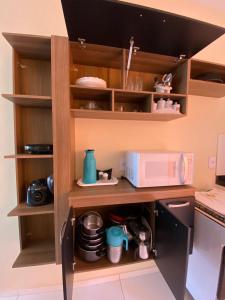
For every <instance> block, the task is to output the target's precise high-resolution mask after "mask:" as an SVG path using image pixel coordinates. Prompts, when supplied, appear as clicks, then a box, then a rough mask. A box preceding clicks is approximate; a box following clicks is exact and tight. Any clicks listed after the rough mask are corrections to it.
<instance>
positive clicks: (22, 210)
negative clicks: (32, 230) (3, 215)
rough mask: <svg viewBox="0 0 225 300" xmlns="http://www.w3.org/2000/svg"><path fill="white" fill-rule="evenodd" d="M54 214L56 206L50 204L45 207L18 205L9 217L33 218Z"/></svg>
mask: <svg viewBox="0 0 225 300" xmlns="http://www.w3.org/2000/svg"><path fill="white" fill-rule="evenodd" d="M44 214H54V204H53V203H50V204H47V205H43V206H32V207H31V206H27V205H26V203H20V204H18V205H17V206H16V207H15V208H14V209H13V210H11V211H10V212H9V213H8V216H9V217H15V216H32V215H44Z"/></svg>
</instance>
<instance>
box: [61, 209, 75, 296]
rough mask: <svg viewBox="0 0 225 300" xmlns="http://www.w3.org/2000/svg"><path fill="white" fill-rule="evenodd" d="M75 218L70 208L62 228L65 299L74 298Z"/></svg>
mask: <svg viewBox="0 0 225 300" xmlns="http://www.w3.org/2000/svg"><path fill="white" fill-rule="evenodd" d="M74 228H75V218H74V217H73V209H72V208H70V211H69V215H68V218H67V221H66V222H65V223H64V224H63V227H62V230H61V238H60V240H61V247H62V277H63V294H64V300H72V298H73V278H74V266H75V264H74V230H75V229H74Z"/></svg>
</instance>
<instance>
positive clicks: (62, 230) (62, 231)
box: [60, 221, 66, 245]
mask: <svg viewBox="0 0 225 300" xmlns="http://www.w3.org/2000/svg"><path fill="white" fill-rule="evenodd" d="M65 227H66V221H65V222H64V223H63V224H62V227H61V229H60V245H62V238H63V234H64V231H65Z"/></svg>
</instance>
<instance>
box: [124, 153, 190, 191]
mask: <svg viewBox="0 0 225 300" xmlns="http://www.w3.org/2000/svg"><path fill="white" fill-rule="evenodd" d="M193 167H194V154H193V153H184V152H150V151H128V152H127V153H126V155H125V177H126V178H127V179H128V180H129V181H130V182H131V183H132V184H133V185H134V186H135V187H139V188H141V187H154V186H170V185H184V184H187V185H188V184H192V178H193Z"/></svg>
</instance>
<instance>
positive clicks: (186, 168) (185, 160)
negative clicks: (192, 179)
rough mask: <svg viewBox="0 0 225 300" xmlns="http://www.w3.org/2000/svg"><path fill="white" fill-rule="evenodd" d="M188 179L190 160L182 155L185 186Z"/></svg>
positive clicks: (182, 179) (182, 178)
mask: <svg viewBox="0 0 225 300" xmlns="http://www.w3.org/2000/svg"><path fill="white" fill-rule="evenodd" d="M187 177H188V159H187V157H186V155H184V154H183V155H182V163H181V183H182V184H185V183H186V182H187Z"/></svg>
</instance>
